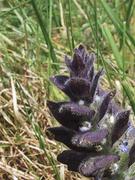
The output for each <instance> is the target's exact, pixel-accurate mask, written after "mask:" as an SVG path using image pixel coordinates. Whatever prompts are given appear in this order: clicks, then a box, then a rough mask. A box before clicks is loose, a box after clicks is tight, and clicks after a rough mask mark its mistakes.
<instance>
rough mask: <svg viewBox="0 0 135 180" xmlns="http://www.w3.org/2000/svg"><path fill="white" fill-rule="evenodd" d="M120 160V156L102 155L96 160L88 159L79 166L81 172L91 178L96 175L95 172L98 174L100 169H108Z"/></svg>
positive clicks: (95, 158)
mask: <svg viewBox="0 0 135 180" xmlns="http://www.w3.org/2000/svg"><path fill="white" fill-rule="evenodd" d="M118 160H119V156H117V155H102V156H96V157H94V158H91V157H90V158H86V159H85V160H84V161H83V162H82V163H81V164H80V165H79V172H80V173H81V174H82V175H84V176H87V177H90V176H92V175H95V172H98V171H99V170H100V169H108V168H109V167H110V166H111V164H113V163H115V162H117V161H118Z"/></svg>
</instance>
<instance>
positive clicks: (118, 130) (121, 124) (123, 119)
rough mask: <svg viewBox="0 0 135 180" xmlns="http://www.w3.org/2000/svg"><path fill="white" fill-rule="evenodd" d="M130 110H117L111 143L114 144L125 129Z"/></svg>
mask: <svg viewBox="0 0 135 180" xmlns="http://www.w3.org/2000/svg"><path fill="white" fill-rule="evenodd" d="M129 114H130V111H122V112H119V113H118V114H117V116H116V123H115V125H114V127H113V130H112V135H111V136H112V137H111V139H112V144H114V143H115V142H116V141H117V140H118V139H119V138H120V137H121V136H122V135H123V133H124V132H125V131H126V130H127V128H128V121H129Z"/></svg>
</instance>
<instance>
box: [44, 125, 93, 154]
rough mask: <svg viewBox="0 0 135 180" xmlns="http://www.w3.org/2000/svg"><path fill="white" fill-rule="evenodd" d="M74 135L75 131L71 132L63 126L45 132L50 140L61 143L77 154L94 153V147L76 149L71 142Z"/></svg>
mask: <svg viewBox="0 0 135 180" xmlns="http://www.w3.org/2000/svg"><path fill="white" fill-rule="evenodd" d="M75 134H76V132H75V131H72V130H70V129H67V128H65V127H63V126H61V127H54V128H48V129H47V130H46V135H47V136H48V138H50V139H55V140H56V141H59V142H62V143H63V144H65V145H66V146H67V147H69V148H70V149H72V150H75V151H78V152H81V151H83V152H96V150H95V148H94V147H90V148H85V147H77V146H76V145H74V144H73V143H72V142H71V139H72V137H73V136H74V135H75Z"/></svg>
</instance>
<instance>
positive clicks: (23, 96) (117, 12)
mask: <svg viewBox="0 0 135 180" xmlns="http://www.w3.org/2000/svg"><path fill="white" fill-rule="evenodd" d="M79 43H83V44H84V45H85V46H86V47H87V48H88V50H89V51H93V52H95V53H96V56H97V61H96V62H97V63H96V64H97V69H98V68H101V67H104V69H105V71H106V78H105V79H104V84H103V86H105V87H107V88H116V90H117V92H118V94H120V98H117V100H118V101H119V103H121V105H122V106H125V107H126V108H127V107H129V106H130V107H131V109H132V112H133V113H134V114H135V56H134V55H135V53H134V49H135V1H134V0H129V1H120V0H115V1H109V2H108V1H106V0H98V1H92V0H86V1H81V0H68V1H66V0H58V1H54V0H21V1H20V0H1V1H0V73H1V76H0V154H2V156H1V157H0V179H13V178H14V177H17V178H19V179H23V178H24V179H57V180H59V179H61V180H62V179H64V178H65V179H70V178H71V179H74V178H77V179H80V178H81V177H80V176H79V175H77V174H74V173H70V172H68V171H67V170H66V168H64V166H63V165H60V164H59V163H57V161H56V155H57V154H58V152H60V151H61V149H62V147H61V145H60V144H58V143H55V142H53V141H50V140H48V139H47V138H46V136H45V130H46V128H47V127H49V126H52V125H54V124H56V122H55V120H54V119H53V118H52V117H51V116H50V114H49V112H48V109H47V106H46V100H47V99H54V100H60V99H61V100H62V99H64V98H66V97H65V96H64V95H63V94H62V93H61V92H60V91H59V90H57V89H56V88H55V87H54V86H53V85H52V84H51V83H50V81H49V77H50V76H51V75H53V74H59V73H66V68H65V65H64V54H68V55H72V54H73V49H74V48H75V47H76V46H77V45H78V44H79ZM116 82H120V84H121V88H118V87H117V86H116ZM133 113H132V114H133ZM13 171H14V173H13Z"/></svg>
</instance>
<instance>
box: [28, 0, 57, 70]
mask: <svg viewBox="0 0 135 180" xmlns="http://www.w3.org/2000/svg"><path fill="white" fill-rule="evenodd" d="M31 4H32V6H33V9H34V11H35V14H36V16H37V19H38V22H39V25H40V28H41V30H42V33H43V36H44V39H45V41H46V44H47V46H48V49H49V53H50V56H51V59H52V61H53V63H58V60H57V57H56V54H55V51H54V48H53V45H52V42H51V39H50V37H49V34H48V32H47V29H46V24H45V22H44V21H43V19H42V16H41V15H40V12H39V10H38V8H37V6H36V2H35V0H31ZM53 67H54V68H55V69H56V70H58V69H59V68H58V66H57V65H56V64H54V65H53Z"/></svg>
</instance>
